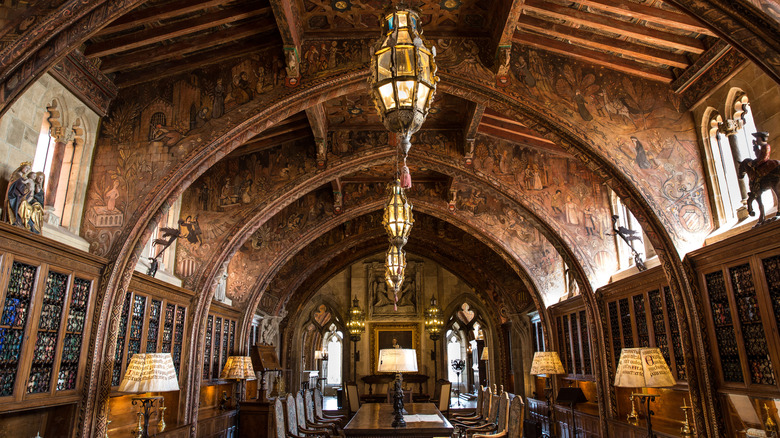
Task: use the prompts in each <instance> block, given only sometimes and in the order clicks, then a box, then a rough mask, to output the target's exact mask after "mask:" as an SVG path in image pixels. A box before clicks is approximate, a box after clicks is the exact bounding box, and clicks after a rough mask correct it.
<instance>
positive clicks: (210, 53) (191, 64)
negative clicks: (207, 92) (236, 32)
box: [114, 37, 279, 88]
mask: <svg viewBox="0 0 780 438" xmlns="http://www.w3.org/2000/svg"><path fill="white" fill-rule="evenodd" d="M263 42H264V43H265V44H264V45H263V47H266V46H272V45H274V44H278V43H279V40H278V39H276V38H273V37H268V38H264V39H263ZM257 50H258V44H257V42H256V41H242V42H239V43H237V44H234V45H231V46H230V47H217V48H214V49H212V50H206V51H202V52H196V53H193V54H188V55H187V56H184V57H182V59H181V60H174V61H169V62H164V63H159V64H154V65H153V66H150V67H149V68H145V69H142V70H135V71H132V72H122V73H119V74H117V76H116V78H115V79H114V83H115V84H116V86H117V87H119V88H127V87H131V86H133V85H138V84H143V83H146V82H151V81H156V80H158V79H162V78H165V77H170V76H175V75H178V74H181V73H186V72H189V71H193V70H195V69H198V68H203V67H206V66H209V65H213V64H217V63H220V62H223V61H226V60H228V59H232V58H237V57H239V56H243V55H247V54H250V53H257Z"/></svg>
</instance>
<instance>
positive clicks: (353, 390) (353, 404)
mask: <svg viewBox="0 0 780 438" xmlns="http://www.w3.org/2000/svg"><path fill="white" fill-rule="evenodd" d="M345 386H346V389H347V391H346V393H347V403H348V405H349V412H350V415H354V414H355V412H357V411H358V409H360V395H358V389H357V384H355V383H352V382H351V383H347V384H346V385H345Z"/></svg>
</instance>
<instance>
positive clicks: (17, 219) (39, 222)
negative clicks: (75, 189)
mask: <svg viewBox="0 0 780 438" xmlns="http://www.w3.org/2000/svg"><path fill="white" fill-rule="evenodd" d="M31 169H32V167H31V164H30V163H29V162H26V161H25V162H24V163H22V164H20V165H19V167H18V168H17V169H16V170H14V171H13V173H12V174H11V177H10V179H9V181H8V190H7V191H6V197H5V211H6V220H7V221H8V222H9V223H10V224H12V225H16V226H18V227H24V228H26V229H27V230H29V231H32V232H33V233H35V234H41V230H42V228H43V200H44V197H45V192H44V183H45V180H46V177H45V175H44V173H43V172H31Z"/></svg>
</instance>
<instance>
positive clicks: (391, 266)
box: [385, 244, 406, 310]
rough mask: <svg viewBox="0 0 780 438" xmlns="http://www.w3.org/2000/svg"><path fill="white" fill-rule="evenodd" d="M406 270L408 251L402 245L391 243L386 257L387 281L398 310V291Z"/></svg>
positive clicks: (394, 304) (394, 305)
mask: <svg viewBox="0 0 780 438" xmlns="http://www.w3.org/2000/svg"><path fill="white" fill-rule="evenodd" d="M405 270H406V251H404V250H403V248H402V247H401V246H400V245H392V244H391V245H390V248H388V250H387V256H386V258H385V281H386V282H387V287H388V288H390V290H392V291H393V295H394V298H395V300H394V303H393V308H394V309H395V310H398V292H400V291H401V286H402V285H403V283H404V271H405Z"/></svg>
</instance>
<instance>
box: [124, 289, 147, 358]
mask: <svg viewBox="0 0 780 438" xmlns="http://www.w3.org/2000/svg"><path fill="white" fill-rule="evenodd" d="M144 313H146V297H145V296H143V295H136V296H134V297H133V311H132V316H131V319H130V334H129V336H128V340H127V363H128V364H129V363H130V358H132V357H133V355H134V354H135V353H140V352H141V333H142V332H143V325H144Z"/></svg>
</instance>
